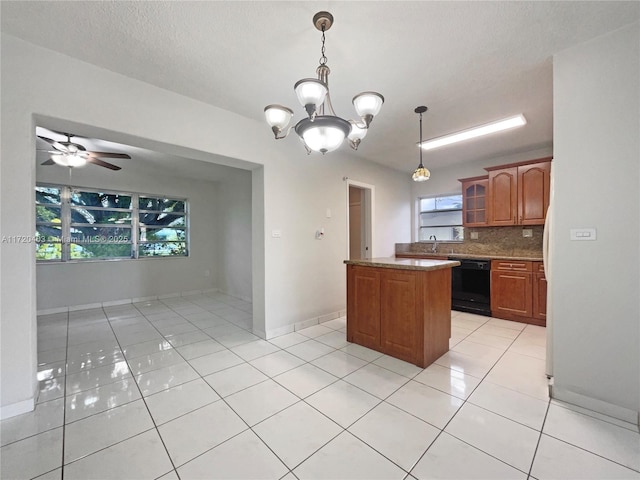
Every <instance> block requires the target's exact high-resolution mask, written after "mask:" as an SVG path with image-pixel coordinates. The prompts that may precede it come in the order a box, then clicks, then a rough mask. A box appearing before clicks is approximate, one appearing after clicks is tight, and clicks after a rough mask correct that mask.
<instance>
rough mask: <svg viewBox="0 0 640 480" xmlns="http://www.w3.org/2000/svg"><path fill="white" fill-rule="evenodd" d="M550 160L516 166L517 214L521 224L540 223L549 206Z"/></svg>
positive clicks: (542, 221)
mask: <svg viewBox="0 0 640 480" xmlns="http://www.w3.org/2000/svg"><path fill="white" fill-rule="evenodd" d="M550 172H551V162H541V163H534V164H531V165H523V166H520V167H518V215H519V223H520V224H521V225H542V224H544V219H545V216H546V214H547V207H549V188H550Z"/></svg>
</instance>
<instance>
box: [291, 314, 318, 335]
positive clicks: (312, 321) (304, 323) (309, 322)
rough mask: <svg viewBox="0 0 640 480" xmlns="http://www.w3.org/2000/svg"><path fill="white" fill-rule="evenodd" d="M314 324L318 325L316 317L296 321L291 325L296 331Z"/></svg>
mask: <svg viewBox="0 0 640 480" xmlns="http://www.w3.org/2000/svg"><path fill="white" fill-rule="evenodd" d="M314 325H318V317H316V318H310V319H308V320H303V321H301V322H296V323H294V324H293V327H294V330H295V331H296V332H297V331H298V330H304V329H305V328H309V327H313V326H314Z"/></svg>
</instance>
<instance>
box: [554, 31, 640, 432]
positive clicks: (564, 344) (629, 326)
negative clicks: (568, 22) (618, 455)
mask: <svg viewBox="0 0 640 480" xmlns="http://www.w3.org/2000/svg"><path fill="white" fill-rule="evenodd" d="M639 97H640V25H639V24H638V23H636V24H635V25H633V26H631V27H627V28H624V29H622V30H618V31H616V32H614V33H611V34H608V35H605V36H602V37H599V38H596V39H595V40H592V41H590V42H587V43H584V44H582V45H579V46H576V47H574V48H571V49H568V50H566V51H563V52H561V53H559V54H558V55H556V56H555V57H554V144H555V148H554V150H555V151H554V157H555V159H554V171H555V173H554V175H555V202H556V203H555V226H556V228H555V231H554V232H555V233H554V235H553V238H552V242H553V246H554V253H555V254H554V263H553V267H552V269H553V270H552V276H553V283H552V284H551V287H550V288H552V289H553V297H554V299H557V300H555V301H554V303H553V311H552V315H553V319H554V327H553V345H554V349H553V351H554V357H555V362H554V375H555V386H554V396H555V397H557V398H559V399H562V400H566V401H568V402H572V403H576V404H579V405H582V406H585V407H587V408H592V409H594V410H599V411H602V412H604V413H610V414H613V415H615V416H618V417H623V418H626V419H627V420H630V421H633V422H634V423H635V422H637V420H638V416H637V414H638V412H639V411H640V336H639V334H640V321H639V320H640V299H639V292H640V278H639V266H640V252H639V249H640V233H639V224H640V193H639V192H640V161H639V157H640V140H639V133H638V132H640V99H639ZM581 227H593V228H596V229H597V241H595V242H575V241H570V240H569V229H571V228H581Z"/></svg>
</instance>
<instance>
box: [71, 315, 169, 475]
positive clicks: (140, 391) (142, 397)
mask: <svg viewBox="0 0 640 480" xmlns="http://www.w3.org/2000/svg"><path fill="white" fill-rule="evenodd" d="M102 311H103V312H104V314H105V317H107V312H105V311H104V307H103V308H102ZM107 322H108V323H109V328H111V331H112V333H113V335H114V337H116V342H117V343H118V348H120V351H122V346H121V345H120V340H118V337H117V335H116V332H115V330H114V329H113V325H111V322H110V321H109V319H108V317H107ZM123 356H124V352H123ZM125 361H126V359H125ZM126 363H127V368H128V369H129V372H130V373H131V376H132V378H133V383H134V384H135V386H136V388H137V389H138V392H139V393H140V399H141V400H142V402H143V403H144V406H145V408H146V409H147V413H148V414H149V418H150V419H151V422H152V424H153V428H151V429H149V430H145V431H143V432H140V433H138V434H137V435H141V434H143V433H146V432H148V431H151V430H153V429H155V431H156V433H157V435H158V437H159V438H160V441H161V442H162V446H163V447H164V450H165V452H166V454H167V457H168V458H169V462H171V466H172V467H173V470H174V471H176V466H175V464H174V463H173V459H172V458H171V455H169V450H168V449H167V446H166V444H165V443H164V439H163V438H162V436H161V435H160V431H159V430H158V426H157V425H156V421H155V419H154V418H153V415H151V410H149V406H148V405H147V401H146V400H145V398H144V395H143V394H142V390H141V389H140V385H138V382H137V381H136V377H135V375H134V373H133V370H131V366H130V365H129V362H126ZM130 403H131V402H130ZM116 408H117V407H116ZM107 411H108V410H107ZM137 435H134V436H132V437H129V438H133V437H135V436H137ZM129 438H126V439H124V440H122V441H121V442H124V441H126V440H129ZM121 442H120V443H121ZM113 445H117V444H113ZM113 445H109V446H108V447H106V448H109V447H112V446H113ZM93 453H95V452H93ZM93 453H92V454H93ZM92 454H91V455H92ZM167 473H170V472H165V473H164V474H163V475H166V474H167ZM177 474H178V473H177V471H176V475H177ZM178 479H180V476H179V475H178ZM62 480H64V479H62Z"/></svg>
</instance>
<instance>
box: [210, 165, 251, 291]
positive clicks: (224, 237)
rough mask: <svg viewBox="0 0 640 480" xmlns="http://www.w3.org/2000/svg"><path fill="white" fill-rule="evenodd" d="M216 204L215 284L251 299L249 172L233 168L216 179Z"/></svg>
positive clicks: (217, 286)
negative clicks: (216, 253) (216, 250)
mask: <svg viewBox="0 0 640 480" xmlns="http://www.w3.org/2000/svg"><path fill="white" fill-rule="evenodd" d="M216 207H217V210H218V218H217V220H216V223H215V230H216V235H217V238H218V243H219V246H218V255H217V256H216V269H217V277H216V278H217V283H216V288H218V289H220V291H222V292H224V293H227V294H229V295H233V296H234V297H239V298H243V299H245V300H248V301H251V299H252V298H251V297H252V293H251V292H252V287H251V281H252V280H251V258H252V254H251V172H248V171H243V170H238V169H236V170H234V171H233V172H230V173H229V175H227V176H226V178H225V179H224V181H221V182H217V197H216Z"/></svg>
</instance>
